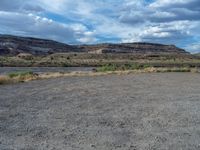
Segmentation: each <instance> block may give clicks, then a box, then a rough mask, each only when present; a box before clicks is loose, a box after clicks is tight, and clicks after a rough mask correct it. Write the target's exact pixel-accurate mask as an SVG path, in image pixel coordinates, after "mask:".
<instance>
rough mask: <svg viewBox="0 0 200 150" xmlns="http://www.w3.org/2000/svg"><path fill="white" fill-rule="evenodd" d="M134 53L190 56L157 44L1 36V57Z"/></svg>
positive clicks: (178, 49) (174, 47) (182, 51)
mask: <svg viewBox="0 0 200 150" xmlns="http://www.w3.org/2000/svg"><path fill="white" fill-rule="evenodd" d="M69 52H76V53H78V52H85V53H98V54H101V53H133V54H188V52H186V51H185V50H184V49H180V48H178V47H176V46H175V45H163V44H157V43H144V42H137V43H119V44H110V43H106V44H94V45H68V44H64V43H60V42H56V41H53V40H46V39H39V38H32V37H20V36H13V35H0V55H18V54H19V53H29V54H33V55H48V54H53V53H69Z"/></svg>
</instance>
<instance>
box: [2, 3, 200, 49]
mask: <svg viewBox="0 0 200 150" xmlns="http://www.w3.org/2000/svg"><path fill="white" fill-rule="evenodd" d="M0 34H13V35H20V36H33V37H39V38H48V39H53V40H57V41H60V42H65V43H68V44H81V43H86V44H91V43H102V42H103V43H105V42H113V43H116V42H141V41H142V42H154V43H163V44H175V45H177V46H179V47H181V48H185V49H187V50H188V51H190V52H200V0H0Z"/></svg>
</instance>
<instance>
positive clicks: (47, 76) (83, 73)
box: [0, 67, 199, 84]
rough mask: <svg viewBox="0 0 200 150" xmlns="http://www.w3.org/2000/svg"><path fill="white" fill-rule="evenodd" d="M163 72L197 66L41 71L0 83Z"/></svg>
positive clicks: (193, 71)
mask: <svg viewBox="0 0 200 150" xmlns="http://www.w3.org/2000/svg"><path fill="white" fill-rule="evenodd" d="M165 72H191V73H198V72H199V71H198V69H197V68H176V67H174V68H155V67H148V68H145V69H135V70H122V71H119V70H118V71H106V72H92V71H74V72H70V73H61V72H53V73H43V74H40V75H36V74H26V75H23V76H16V77H9V76H0V84H11V83H19V82H27V81H31V80H41V79H50V78H59V77H83V76H103V75H112V74H115V75H127V74H135V73H165Z"/></svg>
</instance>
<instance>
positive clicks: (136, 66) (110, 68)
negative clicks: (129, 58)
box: [97, 63, 151, 72]
mask: <svg viewBox="0 0 200 150" xmlns="http://www.w3.org/2000/svg"><path fill="white" fill-rule="evenodd" d="M149 67H151V66H150V65H148V64H137V63H133V64H123V65H117V64H106V65H104V66H101V67H99V68H97V72H107V71H124V70H139V69H145V68H149Z"/></svg>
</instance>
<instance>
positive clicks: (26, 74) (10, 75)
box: [8, 71, 33, 78]
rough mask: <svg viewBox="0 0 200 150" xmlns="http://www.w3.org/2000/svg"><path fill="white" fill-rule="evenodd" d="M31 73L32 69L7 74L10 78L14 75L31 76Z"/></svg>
mask: <svg viewBox="0 0 200 150" xmlns="http://www.w3.org/2000/svg"><path fill="white" fill-rule="evenodd" d="M31 75H33V72H32V71H24V72H12V73H10V74H8V76H9V77H10V78H15V77H24V76H31Z"/></svg>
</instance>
